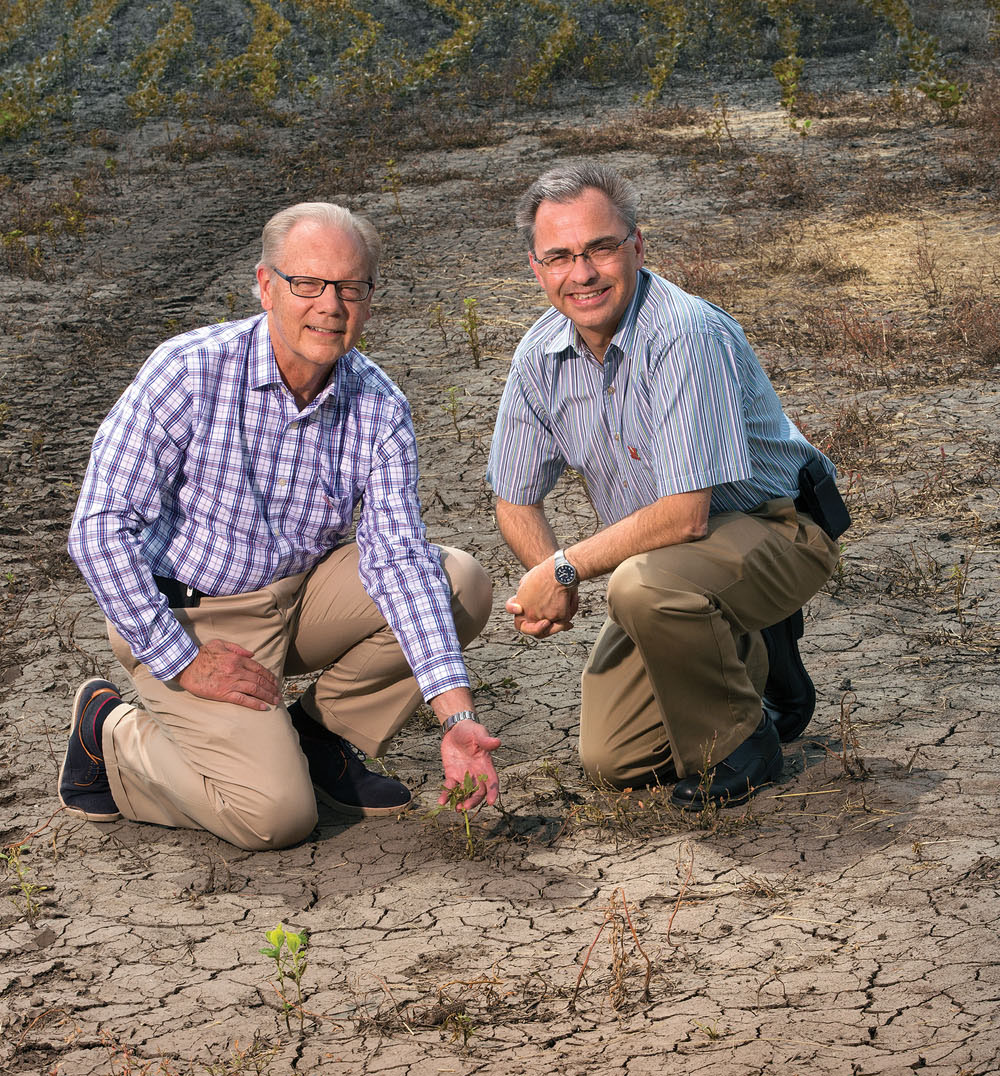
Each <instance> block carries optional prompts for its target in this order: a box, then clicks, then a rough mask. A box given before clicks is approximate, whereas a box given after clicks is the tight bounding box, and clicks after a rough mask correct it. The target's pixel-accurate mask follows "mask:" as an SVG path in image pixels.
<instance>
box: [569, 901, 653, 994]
mask: <svg viewBox="0 0 1000 1076" xmlns="http://www.w3.org/2000/svg"><path fill="white" fill-rule="evenodd" d="M619 894H621V903H620V904H619ZM626 927H627V928H628V932H629V934H630V935H631V937H632V941H633V942H634V943H635V948H636V951H637V952H638V954H639V955H640V956H641V957H642V959H643V960H644V961H645V964H646V974H645V978H644V980H643V986H642V999H643V1001H651V1000H652V994H651V993H650V989H649V981H650V978H651V977H652V974H653V964H652V961H651V960H650V959H649V957H648V956H647V955H646V951H645V950H644V949H643V947H642V943H641V942H640V941H639V935H638V934H637V933H636V929H635V925H634V924H633V922H632V915H631V912H630V911H629V906H628V901H627V900H626V898H625V889H624V887H619V888H617V889H615V890H614V891H613V892H612V894H611V897H610V899H609V900H608V905H607V907H606V908H605V909H604V920H603V922H602V923H601V925H600V927H598V929H597V934H596V936H595V937H594V940H593V941H592V942H591V943H590V948H589V949H588V950H587V954H586V956H585V957H584V959H583V965H582V966H581V968H580V973H579V974H578V975H577V977H576V986H575V987H574V988H573V995H572V997H571V998H570V1001H569V1010H570V1012H573V1011H574V1010H575V1008H576V1000H577V998H578V997H579V995H580V985H581V983H582V982H583V976H584V974H585V973H586V971H587V967H588V965H589V964H590V958H591V955H592V954H593V952H594V948H595V947H596V945H597V943H598V942H599V941H600V940H601V935H602V934H603V933H604V931H605V928H609V932H610V936H611V983H610V986H609V987H608V998H609V1000H610V1001H611V1007H612V1009H614V1010H615V1012H617V1011H618V1010H619V1009H621V1008H622V1006H623V1005H624V1004H625V1002H626V1000H627V996H628V985H627V981H626V979H627V975H628V970H629V955H628V951H627V949H626V933H625V931H626Z"/></svg>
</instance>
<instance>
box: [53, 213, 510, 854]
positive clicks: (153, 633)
mask: <svg viewBox="0 0 1000 1076" xmlns="http://www.w3.org/2000/svg"><path fill="white" fill-rule="evenodd" d="M379 249H380V244H379V240H378V236H377V234H376V233H375V230H374V228H372V226H371V224H370V223H369V222H368V221H367V220H365V219H364V218H361V217H357V216H355V215H354V214H352V213H350V212H349V211H348V210H346V209H344V208H342V207H340V206H336V205H331V204H329V203H322V202H321V203H304V204H301V205H297V206H292V207H291V208H290V209H286V210H283V211H282V212H280V213H278V214H276V215H275V216H274V217H273V218H272V219H271V220H270V221H269V222H268V224H267V225H266V226H265V228H264V232H263V249H262V255H261V261H260V263H259V264H258V266H257V271H256V272H257V285H258V288H259V295H260V299H261V306H262V307H263V310H264V313H262V314H259V315H257V316H256V317H252V318H248V319H246V320H244V321H236V322H232V323H228V324H221V325H213V326H210V327H208V328H204V329H197V330H194V331H192V332H188V333H185V334H183V335H182V336H178V337H175V338H174V339H172V340H168V341H167V342H166V343H165V344H163V345H162V346H160V347H159V348H157V350H156V351H154V352H153V354H152V355H151V356H150V358H149V359H148V361H147V362H146V363H145V365H144V366H143V367H142V369H141V370H140V371H139V373H138V375H137V376H136V378H135V380H134V381H133V382H132V384H131V385H130V386H129V387H128V388H127V389H126V391H125V393H124V394H123V395H122V397H121V399H119V401H118V402H117V403H116V404H115V406H114V407H113V408H112V410H111V412H110V414H109V415H108V417H107V418H106V419H105V421H104V422H103V424H102V425H101V427H100V429H99V431H98V433H97V437H96V439H95V441H94V446H93V451H92V454H91V458H90V465H89V467H88V469H87V474H86V477H85V479H84V483H83V488H82V491H81V493H80V499H79V503H78V505H77V509H76V513H75V516H74V519H73V524H72V527H71V531H70V539H69V549H70V553H71V555H72V556H73V558H74V560H75V561H76V563H77V564H78V566H79V567H80V570H81V572H82V573H83V575H84V578H85V579H86V581H87V583H88V584H89V586H90V588H91V590H92V591H93V592H94V594H95V596H96V598H97V601H98V602H99V604H100V606H101V608H102V610H103V611H104V613H105V616H106V617H107V621H108V631H109V635H110V638H111V643H112V649H113V650H114V653H115V656H116V657H117V658H118V659H119V661H120V662H121V664H122V665H123V667H124V668H125V670H126V672H127V673H128V675H129V677H130V678H131V680H132V683H133V685H134V687H135V690H136V693H137V695H138V702H137V703H136V704H132V703H128V702H125V701H123V700H122V698H121V696H120V694H119V693H118V690H117V688H116V687H115V685H114V684H112V683H111V682H109V681H106V680H99V679H97V680H90V681H88V682H87V683H85V684H84V685H83V686H82V687H81V688H80V690H79V691H78V692H77V696H76V700H75V703H74V708H73V717H72V725H71V730H70V738H69V744H68V747H67V752H66V758H65V761H64V763H63V767H62V770H61V772H60V775H59V796H60V799H61V800H62V802H63V804H64V805H65V806H66V807H67V808H68V809H69V810H71V811H74V812H76V813H78V814H81V815H83V816H84V817H87V818H90V819H92V820H94V821H110V820H113V819H115V818H118V817H120V816H121V815H125V816H126V817H128V818H131V819H136V820H141V821H147V822H157V823H160V824H162V825H169V826H187V827H199V828H204V829H207V830H210V831H211V832H213V833H215V834H217V835H218V836H220V837H223V838H224V839H225V840H227V841H230V842H232V843H233V844H235V845H238V846H240V847H242V848H248V849H266V848H276V847H282V846H285V845H289V844H292V843H294V842H296V841H299V840H301V839H302V838H304V837H305V836H306V835H307V834H308V833H309V832H310V831H311V830H312V828H313V826H314V825H315V823H316V819H317V810H316V796H317V795H318V796H319V797H320V798H322V799H324V800H325V801H326V802H328V803H329V804H330V805H331V806H333V807H334V808H335V810H337V811H338V812H339V813H341V814H343V815H347V816H351V817H363V816H367V815H373V814H386V813H390V812H395V811H399V810H401V809H403V808H405V807H406V806H407V805H408V804H409V802H410V792H409V790H408V789H407V788H406V787H405V786H404V785H403V784H402V783H401V782H399V781H396V780H393V779H391V778H389V777H386V776H381V775H379V774H376V773H374V772H372V771H370V770H369V769H367V767H365V766H364V765H363V758H364V755H363V754H361V751H363V752H368V753H370V754H373V755H379V754H381V753H382V752H383V750H384V749H385V747H386V746H387V745H388V743H389V741H390V740H391V739H392V737H393V735H394V734H395V733H396V731H397V730H398V729H399V728H400V727H401V726H402V724H403V723H404V722H405V721H406V720H407V718H408V717H410V716H411V715H412V713H413V712H414V710H415V709H416V707H417V705H418V703H419V701H420V698H421V696H422V697H423V698H425V699H426V700H428V701H429V703H430V705H431V707H432V708H433V710H434V712H435V714H436V715H437V717H438V719H439V721H440V722H441V723H442V731H443V734H444V735H443V738H442V741H441V757H442V762H443V766H444V773H445V781H446V787H447V788H453V787H455V786H462V785H464V784H465V780H466V776H467V775H472V777H473V779H474V781H475V787H474V789H473V791H472V792H471V793H470V795H469V796H467V797H466V798H465V799H464V802H463V804H462V806H465V807H471V806H474V805H475V804H476V803H478V802H480V801H481V800H482V799H483V798H485V799H487V800H488V801H490V802H495V800H496V796H497V777H496V771H495V769H494V766H493V763H492V760H491V752H492V751H493V750H495V749H496V748H497V747H498V746H499V744H500V741H499V740H497V739H495V738H494V737H492V736H490V735H489V733H488V732H487V731H486V729H485V728H484V727H483V726H482V725H481V724H479V723H478V722H477V721H476V720H475V711H474V706H473V700H472V695H471V693H470V689H469V678H468V675H467V673H466V669H465V664H464V662H463V660H462V655H461V646H463V645H466V644H468V643H469V642H470V641H471V640H472V639H473V638H475V636H476V635H477V634H478V633H479V631H480V630H481V629H482V627H483V625H484V624H485V622H486V619H487V617H488V616H489V611H490V606H491V602H492V587H491V585H490V582H489V579H488V577H487V576H486V573H485V572H484V571H483V570H482V568H481V567H480V566H479V565H478V564H477V563H476V561H475V560H474V559H473V558H472V557H470V556H469V555H468V554H466V553H463V552H460V551H459V550H456V549H442V548H439V547H437V546H434V545H431V544H430V543H429V542H428V541H427V538H426V534H425V530H424V526H423V523H422V521H421V518H420V504H419V501H418V498H417V452H416V439H415V436H414V432H413V425H412V422H411V418H410V409H409V406H408V405H407V402H406V399H405V398H404V396H403V395H402V393H401V392H400V391H399V389H398V388H397V387H396V386H395V385H394V384H393V383H392V382H391V381H390V380H389V379H388V378H387V377H386V376H385V374H384V373H383V372H382V371H381V370H380V369H379V368H378V367H377V366H375V365H374V363H372V362H370V361H369V360H368V359H367V358H366V357H365V356H364V355H363V354H362V353H361V352H360V351H358V350H357V347H356V345H357V343H358V341H359V339H360V337H361V332H362V329H363V327H364V325H365V323H366V321H367V320H368V318H369V316H370V313H371V309H370V308H371V295H372V291H373V289H374V287H375V281H376V276H377V271H378V257H379ZM357 508H360V511H359V514H358V517H357V529H356V541H348V540H347V539H348V535H349V532H350V530H351V528H352V525H353V519H354V513H355V509H357ZM320 670H322V671H321V672H320V675H319V676H318V678H317V679H316V680H315V682H314V683H313V684H312V686H311V687H310V688H309V689H308V690H307V691H306V692H305V693H304V694H303V695H302V697H301V698H300V699H299V700H297V701H296V702H294V703H292V704H291V705H289V706H286V704H285V702H284V699H283V693H282V678H283V677H284V676H285V675H290V674H291V675H298V674H303V673H308V672H317V671H320ZM358 749H360V751H359V750H358ZM359 754H360V757H359ZM447 799H448V793H447V792H445V793H442V797H441V801H442V802H447Z"/></svg>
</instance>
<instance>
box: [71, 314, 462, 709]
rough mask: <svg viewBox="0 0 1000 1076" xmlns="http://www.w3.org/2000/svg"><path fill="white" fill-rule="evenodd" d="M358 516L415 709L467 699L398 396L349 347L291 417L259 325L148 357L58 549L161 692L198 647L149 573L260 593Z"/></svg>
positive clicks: (222, 329) (365, 570) (309, 562)
mask: <svg viewBox="0 0 1000 1076" xmlns="http://www.w3.org/2000/svg"><path fill="white" fill-rule="evenodd" d="M359 505H360V510H359V514H358V517H357V526H356V540H357V544H358V552H359V563H360V568H359V573H360V576H361V582H362V584H363V585H364V587H365V589H366V590H367V591H368V593H369V595H370V596H371V597H372V599H373V600H374V601H375V603H376V604H377V605H378V607H379V610H380V611H381V612H382V615H383V616H384V617H385V618H386V620H387V621H388V623H389V625H390V626H391V628H392V629H393V632H394V633H395V635H396V637H397V639H398V640H399V642H400V645H401V646H402V648H403V651H404V653H405V654H406V658H407V660H408V661H409V663H410V666H411V668H412V669H413V672H414V675H415V676H416V679H417V682H418V684H419V686H420V688H421V691H422V692H423V694H424V697H425V698H428V699H429V698H432V697H433V696H434V695H436V694H439V693H440V692H442V691H445V690H447V689H449V688H452V687H466V686H468V676H467V673H466V670H465V664H464V662H463V660H462V656H461V650H460V647H459V644H458V640H457V638H456V635H455V628H454V621H453V618H452V613H451V604H450V588H449V585H448V581H447V577H446V576H445V574H444V571H443V569H442V567H441V563H440V557H439V555H438V551H437V550H436V548H435V547H434V546H432V545H430V543H429V542H428V541H427V537H426V532H425V528H424V525H423V523H422V521H421V518H420V502H419V499H418V495H417V449H416V438H415V436H414V431H413V425H412V420H411V417H410V409H409V406H408V404H407V401H406V399H405V397H404V396H403V394H402V393H401V392H400V391H399V389H398V388H397V387H396V386H395V385H394V384H393V382H392V381H391V380H390V379H389V378H388V377H386V375H385V374H384V373H383V372H382V371H381V370H380V369H379V368H378V367H377V366H376V365H375V364H374V363H372V362H371V361H370V360H368V359H367V358H366V357H365V356H364V355H362V354H361V352H359V351H358V350H356V349H353V350H351V351H350V352H348V353H347V354H346V355H344V356H343V357H342V358H340V359H339V360H338V361H337V363H336V365H335V366H334V368H333V371H332V373H331V375H330V379H329V381H328V383H327V385H326V386H325V387H324V389H323V390H322V391H321V392H320V394H319V395H318V396H317V397H316V399H314V400H313V401H312V402H311V403H309V404H308V406H307V407H306V408H305V409H304V410H303V411H301V412H300V411H299V410H298V407H297V405H296V403H295V401H294V398H293V397H292V395H291V393H290V392H289V391H288V389H287V388H286V387H285V385H284V383H283V381H282V379H281V375H280V373H279V370H278V365H277V362H276V360H275V357H274V352H273V350H272V348H271V344H270V339H269V335H268V329H267V319H266V315H258V316H257V317H254V318H249V319H246V320H243V321H237V322H231V323H228V324H221V325H213V326H209V327H207V328H203V329H197V330H194V331H192V332H188V333H185V334H183V335H181V336H178V337H176V338H174V339H172V340H168V341H167V342H166V343H164V344H162V345H161V346H160V347H159V348H157V349H156V351H154V352H153V354H152V355H151V356H150V357H149V359H148V360H147V361H146V363H145V364H144V366H143V367H142V369H141V370H140V371H139V373H138V374H137V375H136V378H135V380H134V381H133V382H132V383H131V385H129V387H128V388H127V389H126V390H125V392H124V394H123V395H122V396H121V398H120V399H119V400H118V402H117V403H116V404H115V406H114V407H113V408H112V410H111V412H110V413H109V415H108V416H107V418H106V419H105V420H104V422H103V423H102V425H101V427H100V429H99V430H98V432H97V436H96V438H95V441H94V446H93V450H92V453H91V458H90V464H89V466H88V468H87V473H86V477H85V479H84V482H83V487H82V490H81V493H80V498H79V502H78V504H77V508H76V513H75V515H74V517H73V523H72V526H71V529H70V538H69V551H70V555H71V556H72V557H73V559H74V560H75V561H76V563H77V565H78V566H79V568H80V570H81V572H82V574H83V576H84V578H85V579H86V581H87V584H88V585H89V586H90V588H91V590H92V591H93V592H94V595H95V597H96V598H97V601H98V603H99V604H100V606H101V608H102V610H103V611H104V613H105V615H106V616H107V618H108V619H109V620H110V621H111V623H112V624H114V626H115V627H116V628H117V629H118V631H119V632H120V634H121V635H122V637H123V638H124V639H125V641H126V642H127V643H128V645H129V647H130V648H131V649H132V652H133V653H134V654H135V656H136V657H137V658H138V659H139V660H140V661H142V662H143V663H144V664H145V665H146V666H147V667H148V668H149V669H150V670H151V671H152V673H153V674H154V675H155V676H157V677H159V678H160V679H163V680H167V679H170V678H172V677H174V676H176V675H177V674H178V673H180V672H181V671H182V670H183V669H184V668H185V667H186V666H187V665H188V664H190V662H191V661H192V660H194V658H195V656H196V655H197V653H198V647H197V645H196V644H195V643H194V642H193V641H192V640H191V639H190V638H189V637H188V635H187V634H186V633H185V631H184V629H183V627H182V626H181V625H180V623H179V622H178V621H177V620H176V618H175V617H174V616H173V614H172V613H171V611H170V609H169V607H168V604H167V601H166V599H165V598H164V597H163V596H162V595H161V594H160V592H159V590H158V589H157V586H156V584H155V582H154V580H153V576H154V575H161V576H170V577H173V578H175V579H178V580H180V581H181V582H182V583H184V584H186V585H188V586H191V587H195V588H196V589H198V590H200V591H202V592H203V593H205V594H208V595H223V594H243V593H249V592H251V591H254V590H258V589H260V588H261V587H263V586H266V585H267V584H269V583H271V582H273V581H275V580H278V579H282V578H284V577H286V576H289V575H294V574H296V573H299V572H304V571H307V570H308V569H310V568H312V567H313V566H314V565H315V564H316V563H317V562H318V561H319V560H320V559H321V558H322V557H323V556H324V555H325V554H326V553H328V552H329V551H330V550H331V549H334V548H335V547H336V546H338V545H339V544H340V543H341V542H342V541H343V540H344V538H345V536H347V535H348V534H349V532H350V529H351V527H352V525H354V515H355V509H356V508H357V507H358V506H359ZM233 641H235V642H238V641H239V640H233Z"/></svg>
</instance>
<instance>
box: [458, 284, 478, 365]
mask: <svg viewBox="0 0 1000 1076" xmlns="http://www.w3.org/2000/svg"><path fill="white" fill-rule="evenodd" d="M464 303H465V313H464V314H463V315H462V328H463V329H464V330H465V336H466V339H467V340H468V341H469V352H470V353H471V355H472V361H473V363H474V364H475V367H476V369H477V370H478V369H479V364H480V362H481V361H482V358H483V347H482V343H481V342H480V339H479V328H480V325H481V324H482V323H481V322H480V320H479V313H478V311H477V309H476V300H475V299H473V298H471V297H467V298H466V299H465V301H464Z"/></svg>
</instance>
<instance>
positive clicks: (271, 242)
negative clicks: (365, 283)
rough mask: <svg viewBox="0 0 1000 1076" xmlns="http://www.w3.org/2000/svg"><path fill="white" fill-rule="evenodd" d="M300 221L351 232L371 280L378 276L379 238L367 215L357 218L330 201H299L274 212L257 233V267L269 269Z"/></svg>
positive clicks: (380, 243)
mask: <svg viewBox="0 0 1000 1076" xmlns="http://www.w3.org/2000/svg"><path fill="white" fill-rule="evenodd" d="M303 221H310V222H312V223H314V224H321V225H323V226H325V227H329V228H340V229H342V230H343V231H347V232H353V233H354V235H356V236H357V237H358V240H359V241H360V243H361V245H362V247H364V249H365V252H366V253H367V255H368V267H369V271H370V272H371V276H372V280H375V279H376V278H377V277H378V262H379V258H380V257H381V256H382V240H381V239H379V237H378V232H376V231H375V228H374V225H373V224H372V222H371V221H370V220H368V218H367V217H361V216H359V215H358V214H357V213H352V212H351V211H350V210H349V209H345V208H344V207H343V206H340V205H334V204H333V202H299V204H298V205H293V206H289V207H288V208H287V209H282V210H280V211H279V212H277V213H275V214H274V216H273V217H272V218H271V219H270V220H269V221H268V222H267V224H265V225H264V231H263V232H262V233H261V250H260V261H259V262H258V263H257V268H258V269H259V268H261V266H263V267H264V268H265V269H270V268H271V267H272V266H273V265H274V264H275V262H277V261H279V260H280V258H281V251H282V249H283V247H284V245H285V240H286V239H287V238H288V233H289V232H291V230H292V229H293V228H294V227H295V225H296V224H301V223H302V222H303Z"/></svg>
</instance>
